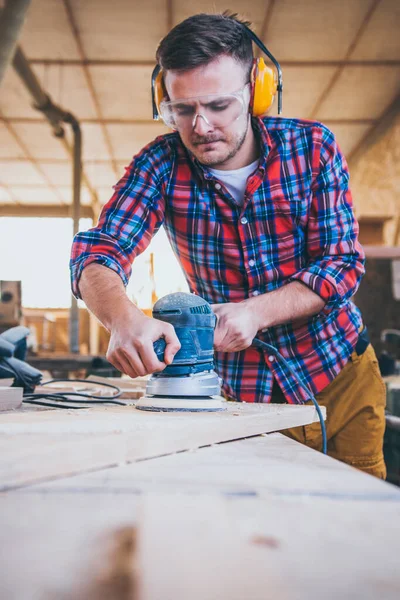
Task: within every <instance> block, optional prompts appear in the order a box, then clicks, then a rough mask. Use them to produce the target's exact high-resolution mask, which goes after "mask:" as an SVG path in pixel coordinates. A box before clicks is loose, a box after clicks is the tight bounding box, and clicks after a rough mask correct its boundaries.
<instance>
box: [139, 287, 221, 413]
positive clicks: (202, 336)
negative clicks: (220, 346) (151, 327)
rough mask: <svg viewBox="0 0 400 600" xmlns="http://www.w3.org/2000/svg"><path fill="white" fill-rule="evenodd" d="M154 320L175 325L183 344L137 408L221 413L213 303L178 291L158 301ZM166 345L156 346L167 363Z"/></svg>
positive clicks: (154, 378)
mask: <svg viewBox="0 0 400 600" xmlns="http://www.w3.org/2000/svg"><path fill="white" fill-rule="evenodd" d="M153 317H154V318H155V319H159V320H160V321H165V322H167V323H170V324H171V325H173V326H174V329H175V332H176V335H177V337H178V339H179V341H180V343H181V348H180V350H179V351H178V352H177V353H176V355H175V356H174V359H173V362H172V364H170V365H167V366H166V368H165V369H164V370H163V371H161V372H159V373H153V375H152V376H151V377H150V379H149V381H148V383H147V387H146V394H145V396H143V397H142V398H141V399H140V400H139V402H138V403H137V405H136V408H138V409H140V410H156V411H220V410H224V404H225V400H224V399H223V398H221V396H220V393H221V381H220V378H219V377H218V375H217V373H216V372H215V371H214V348H213V346H214V329H215V325H216V322H217V317H216V316H215V314H214V313H213V311H212V308H211V306H210V304H209V303H208V302H207V301H206V300H204V299H203V298H201V297H200V296H196V295H195V294H187V293H183V292H177V293H175V294H169V295H168V296H165V297H164V298H161V299H160V300H158V301H157V302H156V303H155V305H154V307H153ZM165 347H166V342H165V340H164V339H163V338H161V339H159V340H157V341H156V342H155V343H154V351H155V353H156V354H157V357H158V359H159V360H160V361H164V351H165Z"/></svg>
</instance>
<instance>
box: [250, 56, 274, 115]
mask: <svg viewBox="0 0 400 600" xmlns="http://www.w3.org/2000/svg"><path fill="white" fill-rule="evenodd" d="M250 82H251V101H250V112H251V114H252V115H253V117H261V116H262V115H265V114H266V113H267V112H268V111H269V109H270V108H271V106H272V104H273V102H274V98H275V94H276V91H277V88H278V82H277V79H276V75H275V72H274V70H273V69H271V67H269V66H268V65H266V64H265V62H264V59H263V58H257V59H255V61H254V63H253V68H252V70H251V76H250Z"/></svg>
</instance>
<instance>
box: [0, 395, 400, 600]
mask: <svg viewBox="0 0 400 600" xmlns="http://www.w3.org/2000/svg"><path fill="white" fill-rule="evenodd" d="M293 409H294V410H293ZM297 409H298V410H297ZM277 419H278V420H279V423H280V424H279V426H278V425H277V422H278V421H277ZM316 420H317V418H316V414H315V411H314V408H313V407H307V406H304V407H290V406H281V405H278V406H277V405H275V406H273V405H272V406H268V405H244V404H243V405H242V404H240V405H236V404H232V405H231V406H229V410H228V411H227V412H226V413H220V414H210V413H209V414H192V415H187V414H186V415H182V414H176V413H175V414H165V413H164V414H160V413H151V414H150V413H141V412H140V411H138V410H136V409H135V408H134V406H129V407H121V408H120V407H118V408H115V407H112V408H97V407H96V408H94V409H91V410H85V411H61V410H53V411H50V410H44V411H32V412H27V411H26V410H25V411H23V412H21V413H17V414H15V413H8V414H2V415H0V484H1V486H2V487H1V489H2V490H3V491H2V493H0V528H1V529H0V530H1V536H0V537H1V546H2V551H1V553H0V598H2V599H3V598H4V599H6V600H14V599H15V600H17V599H18V600H25V599H35V600H36V599H43V598H46V599H57V600H58V599H60V600H72V599H74V600H83V599H85V600H103V599H104V600H106V599H107V600H112V599H118V600H128V599H134V600H209V599H210V600H225V599H226V600H272V599H273V600H289V599H290V600H293V599H295V600H296V599H297V600H303V599H304V600H306V599H307V600H314V599H315V600H317V599H318V600H320V599H324V600H330V599H332V600H338V599H340V600H347V599H349V600H350V599H351V600H356V599H358V598H360V599H361V598H362V599H363V600H369V599H371V600H372V599H379V600H381V599H384V600H392V599H393V600H395V599H396V600H398V598H399V597H400V569H399V556H400V535H399V532H400V490H399V489H398V488H396V487H394V486H392V485H390V484H388V483H385V482H382V481H379V480H378V479H376V478H373V477H371V476H369V475H366V474H364V473H361V472H359V471H357V470H355V469H353V468H351V467H348V466H346V465H344V464H342V463H340V462H338V461H335V460H333V459H332V458H329V457H327V456H324V455H323V454H321V453H320V452H317V451H314V450H311V449H309V448H307V447H305V446H302V445H300V444H298V443H297V442H294V441H292V440H290V439H289V438H287V437H285V436H284V435H282V434H281V433H276V432H274V430H275V431H276V429H282V427H284V426H286V427H290V426H293V425H301V424H303V425H305V424H306V423H311V422H314V425H313V426H316V427H319V424H318V423H317V422H316ZM264 432H269V433H264Z"/></svg>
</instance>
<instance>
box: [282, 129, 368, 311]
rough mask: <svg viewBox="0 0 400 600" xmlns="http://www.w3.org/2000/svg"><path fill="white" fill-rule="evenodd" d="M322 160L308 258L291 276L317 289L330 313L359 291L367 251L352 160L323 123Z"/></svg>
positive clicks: (309, 229)
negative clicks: (350, 165)
mask: <svg viewBox="0 0 400 600" xmlns="http://www.w3.org/2000/svg"><path fill="white" fill-rule="evenodd" d="M317 160H318V163H317V164H318V168H317V175H316V177H315V179H314V182H313V186H312V198H311V205H310V212H309V219H308V224H307V254H308V263H307V265H306V266H305V268H304V269H302V270H301V271H299V272H298V273H296V274H294V275H293V276H292V277H291V280H297V281H301V282H302V283H304V284H305V285H307V286H308V287H309V288H311V289H312V290H313V291H314V292H315V293H316V294H318V295H319V296H320V297H321V298H322V299H323V300H324V301H325V303H326V304H325V307H324V311H325V312H326V311H330V310H332V309H335V308H338V307H340V306H341V305H342V304H344V303H345V302H347V301H348V300H349V299H350V298H351V297H352V296H353V295H354V294H355V292H356V291H357V289H358V286H359V284H360V281H361V278H362V276H363V274H364V264H365V256H364V251H363V249H362V246H361V245H360V243H359V241H358V231H359V227H358V223H357V221H356V219H355V217H354V212H353V201H352V196H351V192H350V189H349V173H348V168H347V164H346V161H345V158H344V156H343V155H342V153H341V151H340V149H339V147H338V145H337V143H336V140H335V138H334V135H333V133H332V132H331V131H330V130H329V129H327V128H326V127H321V142H320V144H319V152H318V157H317Z"/></svg>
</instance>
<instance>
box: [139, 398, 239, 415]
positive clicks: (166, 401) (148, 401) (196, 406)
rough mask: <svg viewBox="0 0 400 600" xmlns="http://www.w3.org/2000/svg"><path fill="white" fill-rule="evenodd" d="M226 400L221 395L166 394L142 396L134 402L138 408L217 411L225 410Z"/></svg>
mask: <svg viewBox="0 0 400 600" xmlns="http://www.w3.org/2000/svg"><path fill="white" fill-rule="evenodd" d="M226 404H227V402H226V400H225V399H224V398H223V397H222V396H210V397H207V398H199V397H193V398H190V397H188V398H180V397H176V396H175V397H173V396H172V397H168V396H142V398H140V400H139V401H138V402H137V404H136V408H138V409H139V410H152V411H165V412H168V411H174V412H179V411H181V412H217V411H221V410H226Z"/></svg>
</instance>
